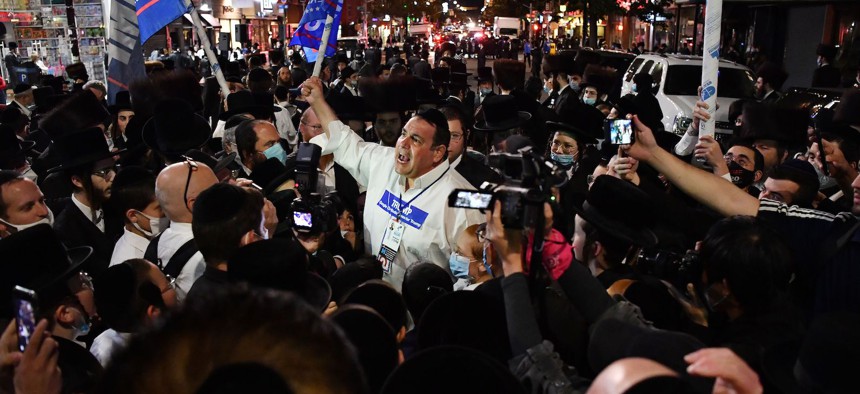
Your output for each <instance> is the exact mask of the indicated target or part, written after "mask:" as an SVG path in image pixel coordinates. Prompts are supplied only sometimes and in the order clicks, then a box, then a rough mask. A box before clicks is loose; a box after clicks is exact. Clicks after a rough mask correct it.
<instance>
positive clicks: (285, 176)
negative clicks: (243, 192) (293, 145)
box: [249, 155, 296, 196]
mask: <svg viewBox="0 0 860 394" xmlns="http://www.w3.org/2000/svg"><path fill="white" fill-rule="evenodd" d="M249 176H250V177H251V180H252V181H254V183H256V184H257V185H258V186H260V187H262V188H263V195H265V196H268V195H270V194H272V193H275V192H276V191H277V190H278V187H280V186H281V185H282V184H283V183H284V182H286V181H288V180H290V179H293V180H295V179H296V160H295V155H291V156H287V164H286V165H285V164H283V163H281V161H280V160H278V159H277V158H274V157H273V158H270V159H266V161H264V162H262V163H260V164H257V166H255V167H254V171H253V172H251V175H249Z"/></svg>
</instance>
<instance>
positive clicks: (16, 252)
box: [0, 224, 93, 317]
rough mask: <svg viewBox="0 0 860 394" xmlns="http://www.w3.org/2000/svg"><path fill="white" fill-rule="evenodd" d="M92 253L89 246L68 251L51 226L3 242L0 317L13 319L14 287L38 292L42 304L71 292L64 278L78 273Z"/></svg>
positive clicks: (33, 228) (8, 238)
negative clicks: (59, 294)
mask: <svg viewBox="0 0 860 394" xmlns="http://www.w3.org/2000/svg"><path fill="white" fill-rule="evenodd" d="M92 252H93V248H91V247H89V246H79V247H75V248H70V249H66V248H65V247H64V246H63V243H62V242H60V239H59V238H58V237H57V234H56V233H55V232H54V230H53V229H52V228H51V226H50V225H49V224H40V225H37V226H33V227H30V228H28V229H25V230H22V231H19V232H17V233H14V234H12V235H10V236H9V237H6V238H3V239H2V240H0V256H3V259H2V261H0V271H2V274H0V311H2V312H0V317H11V316H12V314H11V310H9V307H11V306H12V288H13V287H15V286H23V287H25V288H28V289H31V290H35V291H36V292H37V295H38V296H39V298H40V300H41V301H43V302H44V301H52V300H55V299H56V297H57V296H58V295H57V294H56V293H64V291H63V288H66V290H65V291H66V292H68V289H67V287H68V286H66V283H65V281H64V280H63V279H65V278H68V277H69V276H70V275H72V274H73V273H74V272H76V271H79V270H80V269H81V265H82V264H83V263H84V262H86V260H87V258H88V257H89V256H90V254H92ZM58 282H62V283H58ZM54 287H57V289H56V291H55V290H54Z"/></svg>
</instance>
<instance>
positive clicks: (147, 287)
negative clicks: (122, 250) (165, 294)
mask: <svg viewBox="0 0 860 394" xmlns="http://www.w3.org/2000/svg"><path fill="white" fill-rule="evenodd" d="M150 269H152V265H151V263H149V262H148V261H146V260H143V259H130V260H126V261H124V262H123V263H121V264H119V265H116V266H112V267H110V268H108V269H107V270H106V271H105V272H104V273H103V274H101V275H100V276H98V277H96V279H95V280H96V282H95V283H96V284H97V286H98V288H99V294H98V295H96V298H95V302H96V307H97V308H98V310H99V316H100V317H101V318H102V320H103V321H104V322H105V323H106V324H107V326H108V327H110V328H112V329H114V330H116V331H118V332H122V333H131V332H137V331H138V329H139V328H140V327H141V326H142V324H143V323H144V320H145V318H146V310H147V309H148V308H149V306H150V305H154V306H156V307H158V308H161V309H164V308H165V305H164V299H163V298H161V289H159V288H158V287H157V286H156V285H155V284H153V283H151V282H149V280H148V279H149V270H150Z"/></svg>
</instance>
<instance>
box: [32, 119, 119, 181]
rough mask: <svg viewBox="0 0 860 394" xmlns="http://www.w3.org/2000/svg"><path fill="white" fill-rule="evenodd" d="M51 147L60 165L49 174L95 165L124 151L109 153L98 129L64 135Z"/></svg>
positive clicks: (102, 135)
mask: <svg viewBox="0 0 860 394" xmlns="http://www.w3.org/2000/svg"><path fill="white" fill-rule="evenodd" d="M52 146H53V149H55V150H54V152H55V153H56V154H57V158H58V161H59V163H60V165H58V166H56V167H54V168H51V169H50V170H48V172H49V173H54V172H58V171H63V170H68V169H72V168H76V167H80V166H82V165H85V164H90V163H95V162H97V161H99V160H103V159H107V158H110V157H113V156H115V155H118V154H122V153H125V151H126V150H125V149H121V150H118V151H115V152H111V151H110V148H109V147H108V144H107V140H106V139H105V135H104V132H103V131H102V129H101V128H99V127H90V128H88V129H84V130H80V131H76V132H72V133H67V134H64V135H62V136H60V137H59V138H58V139H57V140H56V141H54V144H53V145H52Z"/></svg>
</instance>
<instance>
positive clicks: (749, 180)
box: [729, 161, 755, 189]
mask: <svg viewBox="0 0 860 394" xmlns="http://www.w3.org/2000/svg"><path fill="white" fill-rule="evenodd" d="M729 175H731V176H732V183H734V184H735V186H737V187H739V188H741V189H743V188H745V187H747V186H749V185H752V184H753V182H754V181H755V171H750V170H748V169H746V168H743V167H741V165H740V164H738V163H736V162H734V161H730V162H729Z"/></svg>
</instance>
